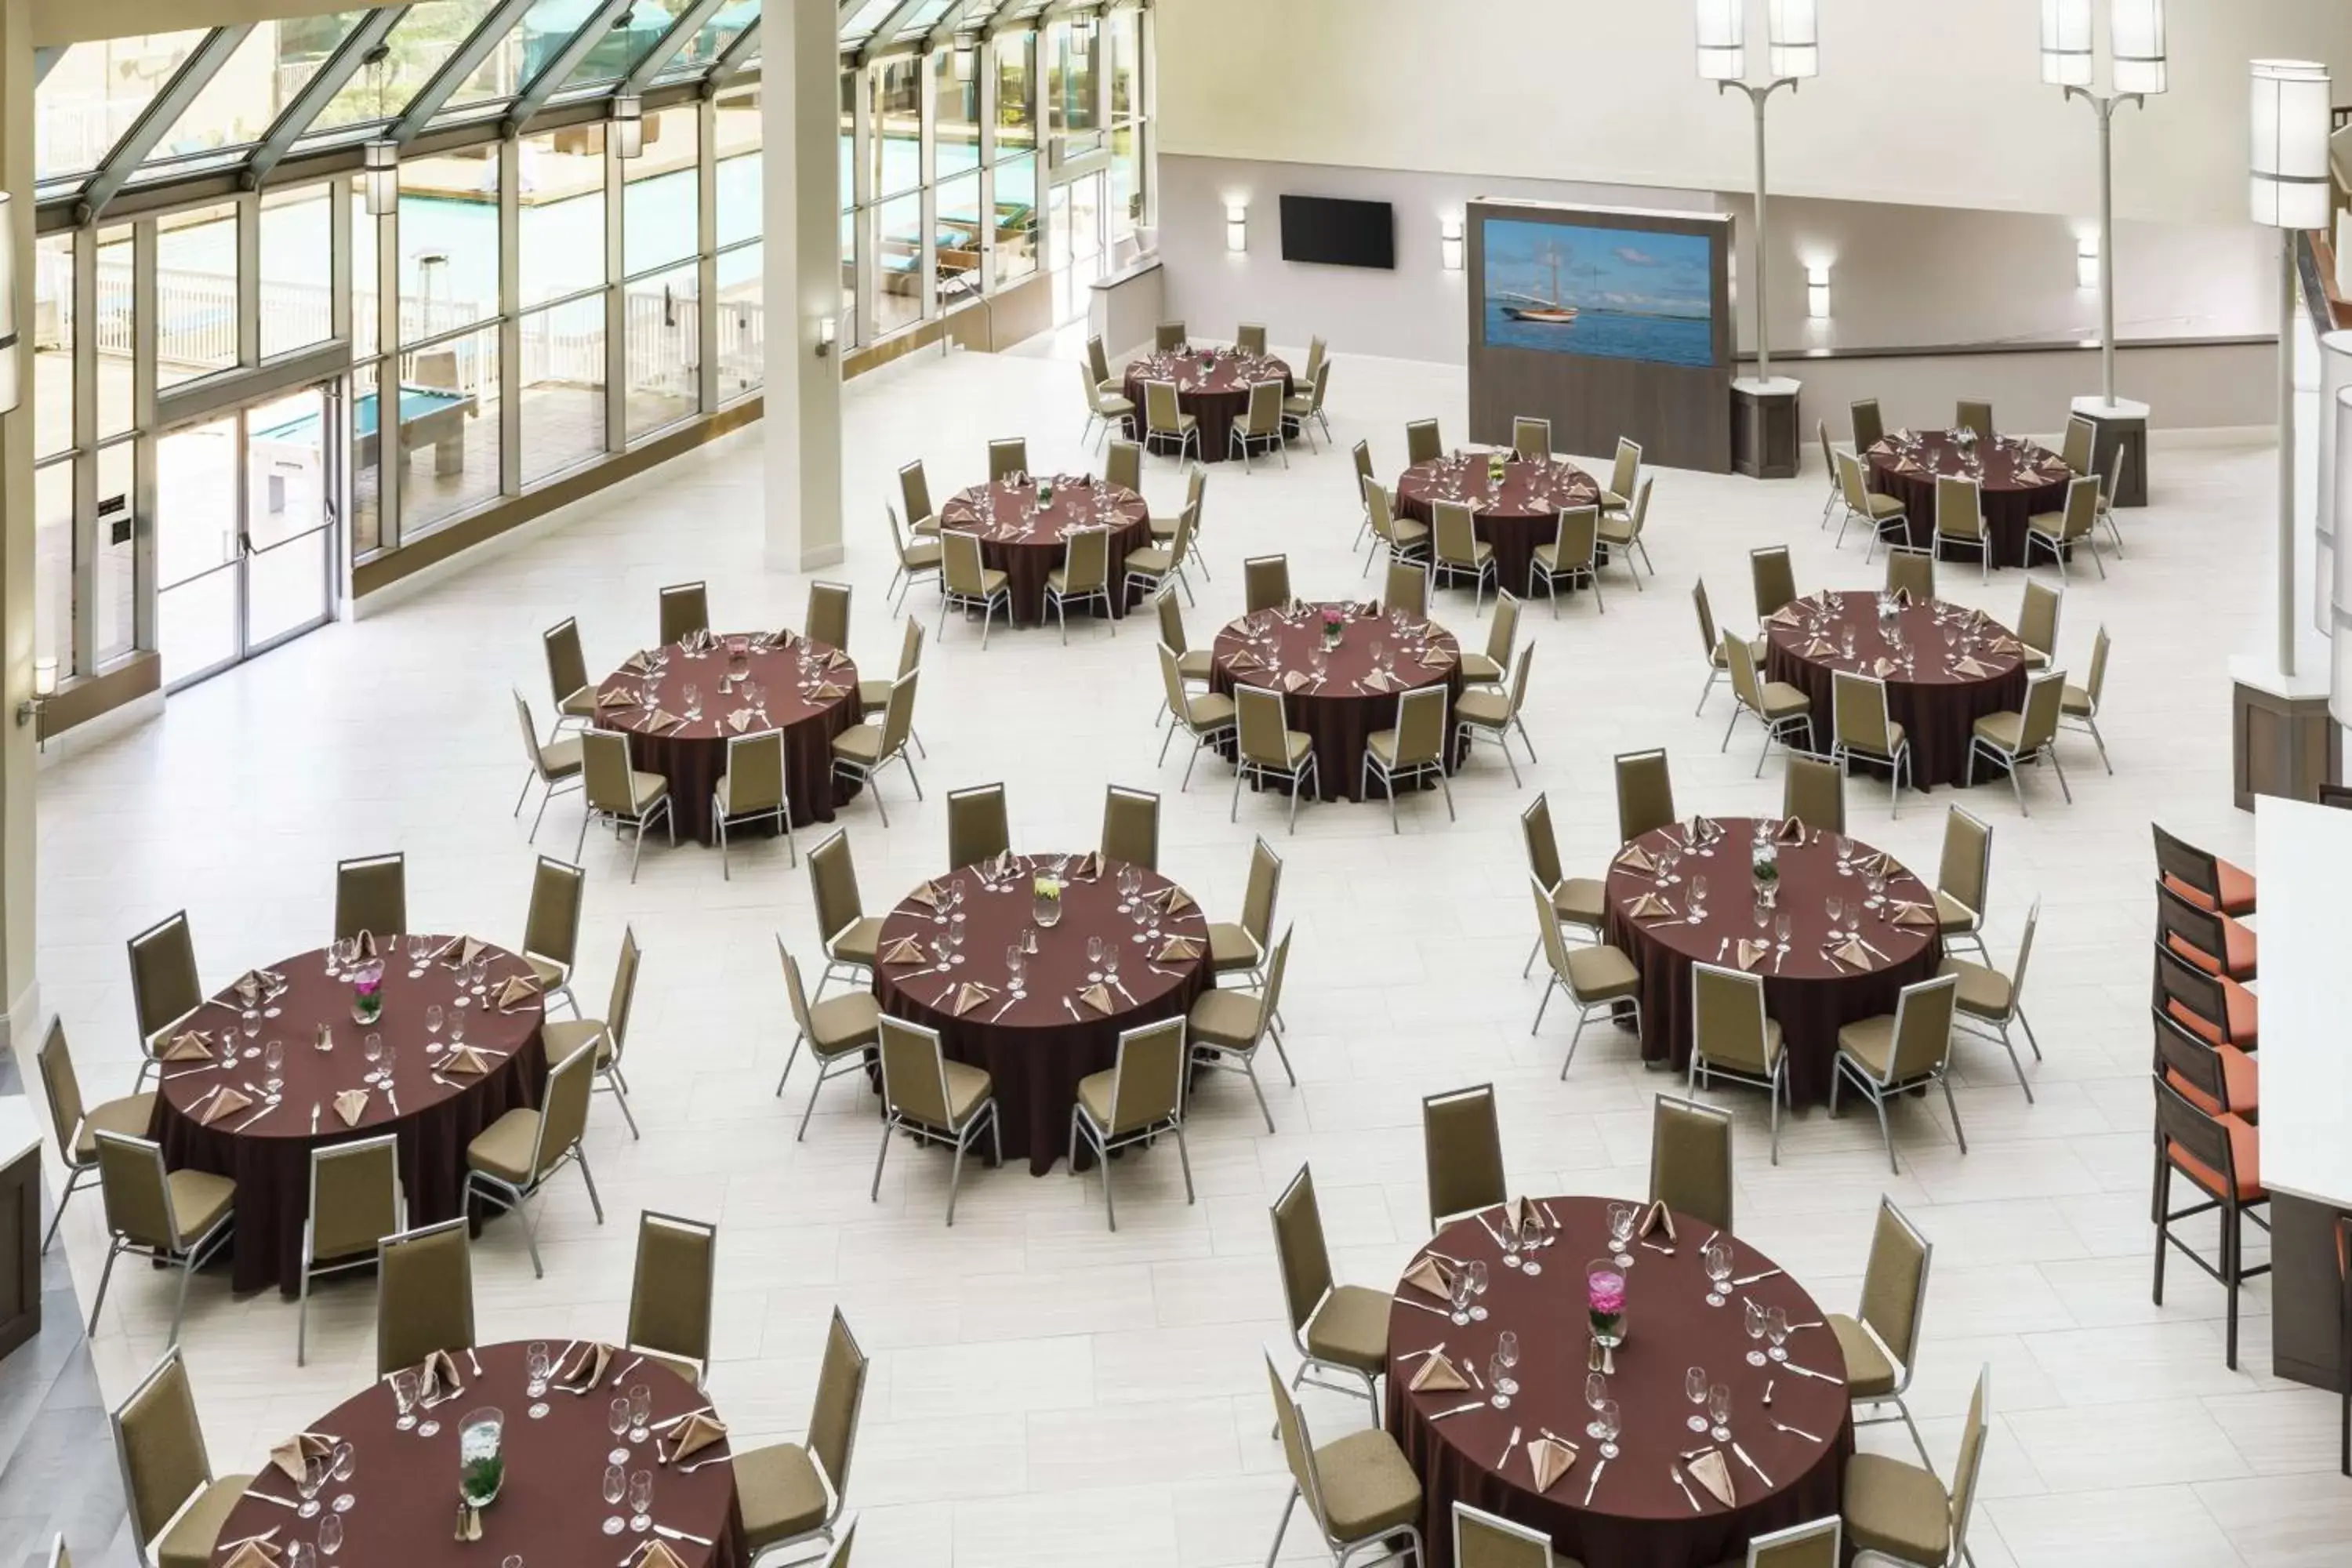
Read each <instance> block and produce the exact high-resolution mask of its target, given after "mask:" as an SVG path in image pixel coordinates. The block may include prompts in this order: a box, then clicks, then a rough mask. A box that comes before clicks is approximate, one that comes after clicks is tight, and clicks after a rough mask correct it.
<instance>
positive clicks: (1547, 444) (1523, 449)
mask: <svg viewBox="0 0 2352 1568" xmlns="http://www.w3.org/2000/svg"><path fill="white" fill-rule="evenodd" d="M1511 450H1512V451H1513V452H1515V453H1517V455H1518V456H1519V457H1521V458H1525V459H1526V460H1528V462H1531V463H1541V462H1548V461H1549V460H1550V458H1551V421H1550V420H1549V419H1531V418H1529V417H1528V416H1526V415H1524V414H1521V415H1517V416H1514V417H1513V419H1512V420H1511Z"/></svg>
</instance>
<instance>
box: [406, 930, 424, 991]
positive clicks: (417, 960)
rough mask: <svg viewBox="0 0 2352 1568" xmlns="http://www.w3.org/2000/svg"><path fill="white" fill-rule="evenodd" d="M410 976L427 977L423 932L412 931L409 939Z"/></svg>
mask: <svg viewBox="0 0 2352 1568" xmlns="http://www.w3.org/2000/svg"><path fill="white" fill-rule="evenodd" d="M408 977H409V978H410V979H411V980H421V979H423V978H424V977H425V938H424V936H423V935H422V934H421V933H411V934H410V936H409V939H408Z"/></svg>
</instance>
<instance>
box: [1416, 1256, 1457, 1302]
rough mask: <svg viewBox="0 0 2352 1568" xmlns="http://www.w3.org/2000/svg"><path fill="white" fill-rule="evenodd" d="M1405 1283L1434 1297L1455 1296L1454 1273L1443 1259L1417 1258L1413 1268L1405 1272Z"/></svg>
mask: <svg viewBox="0 0 2352 1568" xmlns="http://www.w3.org/2000/svg"><path fill="white" fill-rule="evenodd" d="M1404 1282H1405V1283H1406V1284H1408V1285H1410V1286H1412V1287H1413V1288H1414V1289H1417V1290H1426V1291H1428V1292H1429V1293H1430V1294H1431V1295H1433V1296H1444V1297H1451V1296H1452V1295H1453V1294H1454V1272H1453V1270H1451V1269H1449V1268H1446V1267H1445V1263H1444V1259H1442V1258H1416V1259H1415V1260H1414V1262H1413V1266H1412V1268H1408V1269H1406V1270H1405V1271H1404Z"/></svg>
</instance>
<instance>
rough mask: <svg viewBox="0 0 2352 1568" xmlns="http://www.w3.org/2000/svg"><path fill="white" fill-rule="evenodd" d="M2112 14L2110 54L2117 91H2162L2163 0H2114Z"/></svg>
mask: <svg viewBox="0 0 2352 1568" xmlns="http://www.w3.org/2000/svg"><path fill="white" fill-rule="evenodd" d="M2115 5H2116V8H2115V10H2114V11H2113V12H2112V13H2110V14H2109V16H2108V26H2107V53H2108V55H2109V56H2111V57H2112V58H2113V59H2114V62H2115V76H2116V91H2117V92H2147V93H2156V92H2162V91H2163V90H2164V89H2165V87H2166V85H2167V83H2166V80H2165V70H2164V0H2115Z"/></svg>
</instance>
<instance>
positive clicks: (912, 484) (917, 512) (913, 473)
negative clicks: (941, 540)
mask: <svg viewBox="0 0 2352 1568" xmlns="http://www.w3.org/2000/svg"><path fill="white" fill-rule="evenodd" d="M898 501H899V504H900V505H902V506H904V507H905V508H906V509H907V531H908V532H909V533H912V534H914V535H915V536H916V537H917V538H925V537H929V536H932V535H936V534H937V533H938V532H939V531H940V511H939V508H937V507H935V506H933V505H932V504H931V482H930V480H929V478H928V477H926V476H925V474H924V472H923V460H922V459H921V458H916V459H915V460H914V461H913V462H911V463H907V464H904V465H902V466H901V467H900V468H899V469H898Z"/></svg>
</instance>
